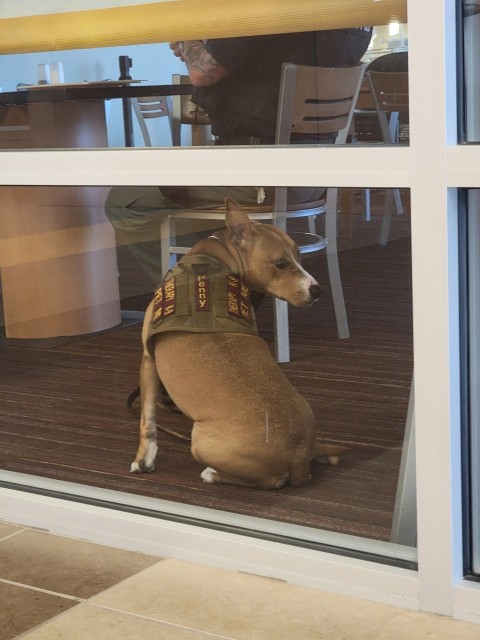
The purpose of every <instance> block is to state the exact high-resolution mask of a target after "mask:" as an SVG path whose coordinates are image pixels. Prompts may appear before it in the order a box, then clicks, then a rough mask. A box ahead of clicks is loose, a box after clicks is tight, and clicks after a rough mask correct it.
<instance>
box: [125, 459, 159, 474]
mask: <svg viewBox="0 0 480 640" xmlns="http://www.w3.org/2000/svg"><path fill="white" fill-rule="evenodd" d="M152 471H155V465H154V464H151V465H150V466H147V465H146V464H145V460H140V462H139V463H138V462H137V461H134V462H132V464H131V465H130V473H152Z"/></svg>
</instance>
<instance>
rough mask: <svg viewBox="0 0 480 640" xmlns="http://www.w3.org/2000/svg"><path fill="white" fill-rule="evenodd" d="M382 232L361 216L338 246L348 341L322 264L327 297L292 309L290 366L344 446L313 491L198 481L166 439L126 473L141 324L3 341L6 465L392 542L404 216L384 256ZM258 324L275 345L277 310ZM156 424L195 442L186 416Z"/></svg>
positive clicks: (325, 431) (404, 359) (316, 267)
mask: <svg viewBox="0 0 480 640" xmlns="http://www.w3.org/2000/svg"><path fill="white" fill-rule="evenodd" d="M378 232H379V216H378V215H377V216H374V220H373V221H372V222H370V223H366V222H365V221H363V220H362V219H361V217H360V216H358V217H355V220H354V234H353V237H352V238H351V239H344V240H342V241H341V249H342V251H341V253H340V262H341V273H342V278H343V285H344V293H345V299H346V306H347V312H348V318H349V323H350V330H351V338H350V339H349V340H339V339H338V337H337V335H336V329H335V318H334V313H333V305H332V301H331V297H330V293H329V287H328V277H327V273H326V260H325V256H324V255H320V256H316V257H313V258H310V259H308V260H305V262H304V265H305V267H306V268H307V270H309V271H310V272H311V273H313V274H314V275H315V276H316V277H317V278H318V279H319V281H321V282H322V283H324V284H325V289H326V292H325V294H324V296H323V297H322V299H321V300H320V301H319V302H318V303H317V304H316V305H314V306H313V307H311V308H308V309H303V310H301V309H291V311H290V334H291V345H292V361H291V363H289V364H286V365H282V368H283V369H284V371H285V372H286V374H287V376H288V377H289V379H290V380H291V382H292V383H293V384H294V385H295V386H296V387H297V389H298V390H299V391H300V392H301V393H302V395H304V397H305V398H306V399H307V400H308V402H309V403H310V405H311V406H312V408H313V411H314V413H315V416H316V418H317V424H318V436H319V437H320V438H322V439H323V440H325V441H326V442H330V443H339V444H342V445H346V446H347V447H349V450H348V451H347V452H346V453H345V454H344V456H343V458H342V461H341V464H340V465H339V466H338V467H327V466H323V465H317V464H314V465H313V480H312V482H311V484H310V485H308V486H306V487H301V488H291V487H285V488H283V489H281V490H278V491H272V492H262V491H259V490H249V489H242V488H238V487H231V486H219V485H206V484H203V483H202V482H201V480H200V478H199V474H200V472H201V470H202V469H201V468H200V467H199V465H198V464H197V463H196V462H195V461H194V460H193V458H192V457H191V455H190V452H189V446H188V443H184V442H181V441H179V440H176V439H173V438H172V437H170V436H168V435H166V434H160V449H159V456H158V461H157V470H156V471H155V472H154V473H153V474H147V475H131V474H130V473H129V466H130V463H131V461H132V459H133V456H134V453H135V449H136V445H137V419H136V417H135V416H134V415H132V413H130V412H129V411H128V409H127V407H126V404H125V400H126V398H127V396H128V394H129V393H130V392H131V391H132V390H133V389H134V388H135V387H136V385H137V377H138V365H139V360H140V354H141V348H140V324H139V323H124V324H123V325H122V326H121V327H118V328H115V329H112V330H110V331H107V332H103V333H100V334H96V335H92V336H84V337H79V338H75V339H71V338H70V339H60V340H52V341H43V340H41V341H10V340H6V339H3V340H2V341H1V343H0V354H1V359H0V398H1V403H0V434H1V436H0V437H1V442H2V447H1V453H0V456H1V460H0V466H1V468H3V469H6V470H11V471H17V472H22V473H28V474H33V475H38V476H44V477H48V478H57V479H61V480H66V481H71V482H77V483H82V484H86V485H94V486H96V487H103V488H108V489H113V490H119V491H125V492H129V493H132V494H140V495H142V496H153V497H156V498H162V499H165V500H169V501H170V500H171V501H176V502H182V503H186V504H192V505H198V506H202V507H211V508H213V509H221V510H226V511H230V512H234V513H238V514H246V515H253V516H259V517H262V518H268V519H273V520H278V521H281V522H289V523H294V524H300V525H306V526H311V527H316V528H322V529H327V530H331V531H337V532H342V533H347V534H352V535H359V536H365V537H370V538H375V539H379V540H388V539H389V537H390V529H391V523H392V513H393V507H394V501H395V491H396V484H397V478H398V469H399V461H400V454H401V445H402V438H403V433H404V428H405V417H406V409H407V403H408V394H409V387H410V381H411V376H412V317H411V315H412V314H411V262H410V230H409V219H408V216H406V215H404V216H401V217H398V218H395V220H394V225H393V229H392V234H391V240H390V242H389V244H388V246H386V247H381V246H379V245H378V243H377V240H378ZM124 251H125V250H123V252H120V265H121V271H120V273H121V278H122V291H123V296H124V298H125V299H124V300H123V306H124V308H130V309H132V308H142V307H144V306H145V303H146V300H147V299H148V297H149V296H148V295H147V296H145V295H139V294H142V293H145V290H146V289H148V286H147V287H145V286H144V285H142V284H141V277H140V276H139V277H138V278H137V277H136V275H135V274H138V269H137V267H136V265H134V264H132V262H131V260H130V259H129V256H128V255H127V254H125V253H124ZM142 287H143V289H142ZM258 315H259V318H258V319H259V328H260V332H261V335H262V336H263V337H264V338H265V339H266V340H267V341H269V343H270V344H271V343H272V339H273V332H272V304H271V301H270V300H264V302H263V303H262V307H261V309H260V311H259V314H258ZM159 420H161V421H162V422H163V423H164V424H165V425H168V426H170V427H173V428H175V429H177V430H180V431H182V432H184V433H185V434H188V432H189V424H188V421H187V420H186V419H185V418H184V417H183V416H182V415H178V414H173V413H166V412H162V413H161V414H160V415H159Z"/></svg>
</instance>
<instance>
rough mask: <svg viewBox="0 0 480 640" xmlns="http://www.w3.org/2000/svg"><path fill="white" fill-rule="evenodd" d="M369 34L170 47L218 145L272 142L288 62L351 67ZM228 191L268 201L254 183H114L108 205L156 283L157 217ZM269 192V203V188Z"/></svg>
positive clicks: (215, 203) (208, 202)
mask: <svg viewBox="0 0 480 640" xmlns="http://www.w3.org/2000/svg"><path fill="white" fill-rule="evenodd" d="M371 36H372V28H371V27H362V28H354V29H336V30H331V31H312V32H304V33H289V34H278V35H268V36H249V37H243V38H224V39H216V40H206V41H202V40H190V41H185V42H182V43H180V42H175V43H171V44H170V48H171V49H172V50H173V52H174V55H176V56H177V57H180V58H181V59H182V60H183V61H184V62H185V64H186V66H187V70H188V74H189V76H190V80H191V83H192V85H193V86H194V90H193V100H194V102H195V103H196V104H198V105H199V106H201V107H202V108H203V109H205V111H206V112H207V113H208V115H209V117H210V121H211V124H212V133H213V135H214V136H215V144H218V145H235V144H236V145H238V144H242V145H245V144H272V143H273V140H274V133H275V124H276V117H277V104H278V94H279V86H280V74H281V66H282V63H283V62H293V63H295V64H302V65H310V66H322V67H339V66H353V65H355V64H358V62H359V61H360V60H361V58H362V56H363V55H364V53H365V52H366V50H367V47H368V45H369V43H370V40H371ZM292 142H293V143H303V144H305V143H317V144H318V143H321V144H325V143H333V142H334V137H333V136H330V137H325V136H323V137H318V138H311V137H309V138H305V137H302V136H299V137H298V138H297V139H295V140H292ZM323 192H324V188H305V187H297V188H290V189H289V190H288V202H289V204H300V203H303V202H307V201H309V200H312V199H319V198H320V197H321V196H322V194H323ZM226 195H229V196H231V197H233V198H235V199H236V200H237V201H238V202H240V204H244V205H252V204H255V203H258V202H259V201H260V202H263V200H262V198H260V199H259V190H258V189H256V188H254V187H158V188H157V187H115V188H113V189H112V190H111V192H110V194H109V196H108V198H107V201H106V204H105V210H106V214H107V216H108V218H109V220H110V221H111V223H112V224H113V226H114V227H115V229H116V231H117V239H118V242H119V243H121V244H126V245H128V246H129V247H130V249H131V251H132V253H134V255H135V256H136V258H137V259H138V260H139V262H140V264H141V265H142V266H143V268H144V270H145V271H146V272H147V273H148V275H149V276H150V278H151V279H152V282H153V284H154V285H156V284H158V282H160V281H161V279H162V273H161V264H160V255H159V252H160V243H159V240H160V238H159V227H160V225H159V223H158V220H159V218H158V216H162V215H166V214H168V212H169V211H171V210H178V209H182V208H189V209H211V208H217V207H220V206H222V205H223V202H224V198H225V196H226ZM262 197H263V195H262ZM266 198H267V199H266V200H265V202H266V203H268V202H269V198H271V194H270V193H269V192H268V190H267V192H266ZM192 240H194V238H192ZM137 243H141V244H137ZM182 243H183V242H182Z"/></svg>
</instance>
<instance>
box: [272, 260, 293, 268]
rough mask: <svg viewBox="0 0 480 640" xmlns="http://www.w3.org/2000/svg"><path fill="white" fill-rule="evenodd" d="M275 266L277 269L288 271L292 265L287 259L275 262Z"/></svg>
mask: <svg viewBox="0 0 480 640" xmlns="http://www.w3.org/2000/svg"><path fill="white" fill-rule="evenodd" d="M273 264H274V265H275V266H276V267H277V269H286V268H287V267H288V266H289V265H290V261H289V260H287V259H286V258H279V259H278V260H274V261H273Z"/></svg>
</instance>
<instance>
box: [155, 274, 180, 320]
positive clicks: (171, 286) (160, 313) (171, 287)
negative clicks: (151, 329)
mask: <svg viewBox="0 0 480 640" xmlns="http://www.w3.org/2000/svg"><path fill="white" fill-rule="evenodd" d="M176 295H177V288H176V282H175V277H173V278H172V279H171V280H166V281H164V282H163V283H162V284H161V285H160V286H159V287H158V289H157V290H156V291H155V297H154V299H153V317H152V322H158V321H159V320H161V319H162V318H168V316H171V315H173V314H174V313H175V306H176V304H175V303H176Z"/></svg>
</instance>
